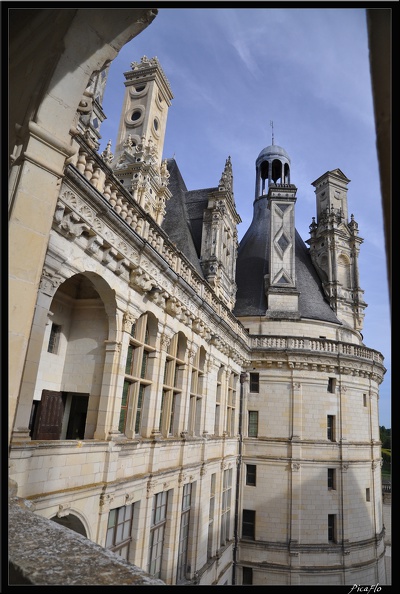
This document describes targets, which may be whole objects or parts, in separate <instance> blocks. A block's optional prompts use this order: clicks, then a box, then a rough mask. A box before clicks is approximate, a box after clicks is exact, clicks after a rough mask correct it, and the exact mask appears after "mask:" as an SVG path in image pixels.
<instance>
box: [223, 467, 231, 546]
mask: <svg viewBox="0 0 400 594" xmlns="http://www.w3.org/2000/svg"><path fill="white" fill-rule="evenodd" d="M231 499H232V468H229V469H228V470H224V478H223V486H222V505H221V508H222V513H221V546H224V544H225V543H226V542H227V541H228V540H229V539H230V524H231Z"/></svg>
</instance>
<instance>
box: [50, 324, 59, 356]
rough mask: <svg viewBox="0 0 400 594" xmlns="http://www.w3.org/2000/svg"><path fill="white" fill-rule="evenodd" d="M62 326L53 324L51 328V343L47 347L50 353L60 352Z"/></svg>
mask: <svg viewBox="0 0 400 594" xmlns="http://www.w3.org/2000/svg"><path fill="white" fill-rule="evenodd" d="M60 334H61V326H59V325H58V324H52V325H51V330H50V338H49V344H48V347H47V352H48V353H53V354H54V355H56V354H57V353H58V345H59V344H60Z"/></svg>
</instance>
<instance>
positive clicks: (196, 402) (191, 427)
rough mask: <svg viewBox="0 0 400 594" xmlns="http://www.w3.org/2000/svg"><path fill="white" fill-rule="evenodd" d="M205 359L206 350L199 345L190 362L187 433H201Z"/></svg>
mask: <svg viewBox="0 0 400 594" xmlns="http://www.w3.org/2000/svg"><path fill="white" fill-rule="evenodd" d="M205 360H206V351H205V350H204V348H203V347H200V348H199V349H198V350H197V353H196V355H195V356H194V359H193V364H192V375H191V382H190V405H189V424H188V431H189V435H200V434H201V410H202V404H203V390H204V364H205Z"/></svg>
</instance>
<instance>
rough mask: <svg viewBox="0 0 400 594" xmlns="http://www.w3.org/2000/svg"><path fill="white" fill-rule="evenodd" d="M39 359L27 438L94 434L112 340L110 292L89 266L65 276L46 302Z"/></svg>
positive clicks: (114, 323)
mask: <svg viewBox="0 0 400 594" xmlns="http://www.w3.org/2000/svg"><path fill="white" fill-rule="evenodd" d="M49 318H50V320H49V321H48V324H47V327H46V329H45V333H44V339H43V345H42V350H41V354H40V360H39V365H38V375H37V381H36V385H35V392H34V401H33V407H32V415H31V424H30V431H31V436H32V439H37V440H43V439H50V440H57V439H93V438H94V434H95V431H96V428H97V424H98V413H99V404H100V396H101V394H102V385H103V375H104V369H105V360H106V344H108V343H110V342H113V341H114V342H115V340H116V335H117V319H116V318H117V306H116V299H115V292H114V291H113V290H112V289H111V287H110V286H109V285H108V283H107V282H106V281H105V280H104V278H102V277H100V276H99V275H98V274H96V273H94V272H81V273H77V274H74V275H72V276H70V277H69V278H68V279H66V280H64V281H63V282H62V283H61V284H60V285H59V287H58V289H57V291H56V292H55V294H54V296H53V299H52V301H51V304H50V307H49Z"/></svg>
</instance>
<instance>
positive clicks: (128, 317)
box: [122, 311, 137, 334]
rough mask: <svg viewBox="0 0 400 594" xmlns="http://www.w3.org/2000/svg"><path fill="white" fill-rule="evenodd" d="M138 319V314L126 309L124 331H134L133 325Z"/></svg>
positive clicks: (123, 323) (123, 321)
mask: <svg viewBox="0 0 400 594" xmlns="http://www.w3.org/2000/svg"><path fill="white" fill-rule="evenodd" d="M136 320H137V316H135V315H134V314H133V313H131V312H130V311H126V312H125V313H124V317H123V320H122V329H123V331H124V332H129V334H130V333H131V331H132V325H133V324H134V323H135V322H136Z"/></svg>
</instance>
